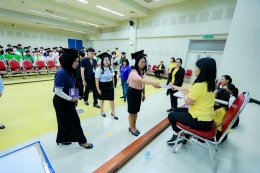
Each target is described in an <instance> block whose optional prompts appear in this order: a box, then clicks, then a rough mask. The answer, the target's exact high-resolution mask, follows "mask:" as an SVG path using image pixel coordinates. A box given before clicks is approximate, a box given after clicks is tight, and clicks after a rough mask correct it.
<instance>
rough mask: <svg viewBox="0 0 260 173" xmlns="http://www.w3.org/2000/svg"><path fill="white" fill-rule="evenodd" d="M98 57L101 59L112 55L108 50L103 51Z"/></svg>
mask: <svg viewBox="0 0 260 173" xmlns="http://www.w3.org/2000/svg"><path fill="white" fill-rule="evenodd" d="M98 57H99V58H100V59H104V58H106V57H107V58H110V55H109V54H108V53H107V52H103V53H101V54H100V55H98Z"/></svg>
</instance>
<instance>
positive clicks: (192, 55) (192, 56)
mask: <svg viewBox="0 0 260 173" xmlns="http://www.w3.org/2000/svg"><path fill="white" fill-rule="evenodd" d="M222 56H223V52H193V51H190V52H188V56H187V61H186V62H187V63H186V65H185V70H187V69H191V70H192V77H191V81H192V82H193V81H194V80H195V79H196V77H195V75H194V71H195V66H196V62H197V61H198V60H199V59H200V58H205V57H210V58H213V59H215V61H216V65H217V76H219V75H221V74H218V69H219V68H220V65H221V61H222Z"/></svg>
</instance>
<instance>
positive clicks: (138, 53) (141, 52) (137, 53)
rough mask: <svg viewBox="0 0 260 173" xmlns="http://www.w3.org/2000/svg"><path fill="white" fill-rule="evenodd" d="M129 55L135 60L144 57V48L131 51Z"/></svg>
mask: <svg viewBox="0 0 260 173" xmlns="http://www.w3.org/2000/svg"><path fill="white" fill-rule="evenodd" d="M131 56H132V59H135V60H137V59H140V58H143V57H144V50H140V51H138V52H135V53H131Z"/></svg>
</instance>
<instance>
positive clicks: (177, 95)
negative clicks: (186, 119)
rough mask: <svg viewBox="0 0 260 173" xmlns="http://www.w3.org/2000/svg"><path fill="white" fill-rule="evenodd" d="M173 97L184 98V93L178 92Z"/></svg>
mask: <svg viewBox="0 0 260 173" xmlns="http://www.w3.org/2000/svg"><path fill="white" fill-rule="evenodd" d="M173 96H175V97H178V98H184V94H183V92H182V91H177V92H176V93H173Z"/></svg>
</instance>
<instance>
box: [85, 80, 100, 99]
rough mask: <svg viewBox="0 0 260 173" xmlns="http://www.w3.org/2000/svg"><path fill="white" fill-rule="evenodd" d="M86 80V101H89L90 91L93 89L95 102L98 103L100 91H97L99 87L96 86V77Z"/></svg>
mask: <svg viewBox="0 0 260 173" xmlns="http://www.w3.org/2000/svg"><path fill="white" fill-rule="evenodd" d="M86 82H87V86H86V87H85V92H84V101H88V96H89V91H90V90H92V92H93V100H94V104H97V103H98V92H97V88H96V83H95V78H93V79H90V80H87V81H86Z"/></svg>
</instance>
